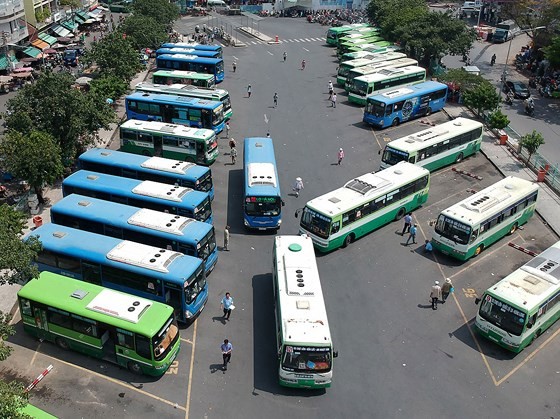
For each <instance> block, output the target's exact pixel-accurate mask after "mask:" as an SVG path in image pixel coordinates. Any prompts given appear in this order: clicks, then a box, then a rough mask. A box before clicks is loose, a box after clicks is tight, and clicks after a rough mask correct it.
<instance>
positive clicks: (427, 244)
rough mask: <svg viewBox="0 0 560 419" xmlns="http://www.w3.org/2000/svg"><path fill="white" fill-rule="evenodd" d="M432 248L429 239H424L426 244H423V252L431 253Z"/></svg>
mask: <svg viewBox="0 0 560 419" xmlns="http://www.w3.org/2000/svg"><path fill="white" fill-rule="evenodd" d="M432 250H434V248H433V246H432V243H431V242H430V241H429V240H426V244H425V245H424V252H425V253H431V252H432Z"/></svg>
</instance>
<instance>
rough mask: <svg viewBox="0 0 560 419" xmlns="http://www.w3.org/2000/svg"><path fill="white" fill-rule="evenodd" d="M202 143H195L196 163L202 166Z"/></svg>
mask: <svg viewBox="0 0 560 419" xmlns="http://www.w3.org/2000/svg"><path fill="white" fill-rule="evenodd" d="M204 144H205V142H204V141H197V142H196V162H197V163H198V164H204V163H205V160H206V156H205V154H204V151H205V150H204V149H205V147H204Z"/></svg>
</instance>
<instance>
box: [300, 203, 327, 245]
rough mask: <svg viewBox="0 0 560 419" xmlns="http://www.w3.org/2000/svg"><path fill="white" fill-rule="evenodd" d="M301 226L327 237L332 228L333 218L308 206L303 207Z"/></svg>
mask: <svg viewBox="0 0 560 419" xmlns="http://www.w3.org/2000/svg"><path fill="white" fill-rule="evenodd" d="M301 226H302V227H303V228H305V229H306V230H307V231H310V232H311V233H313V234H316V235H317V236H319V237H321V238H323V239H327V238H328V237H329V233H330V228H331V219H330V218H329V217H325V216H324V215H322V214H319V213H317V212H315V211H313V210H311V209H309V208H307V207H305V208H304V209H303V214H302V216H301Z"/></svg>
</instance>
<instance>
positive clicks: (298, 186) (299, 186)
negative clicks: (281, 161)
mask: <svg viewBox="0 0 560 419" xmlns="http://www.w3.org/2000/svg"><path fill="white" fill-rule="evenodd" d="M302 189H303V180H302V178H300V177H297V178H296V182H295V183H294V187H293V188H292V190H293V191H294V192H295V193H296V198H297V197H299V193H300V191H301V190H302Z"/></svg>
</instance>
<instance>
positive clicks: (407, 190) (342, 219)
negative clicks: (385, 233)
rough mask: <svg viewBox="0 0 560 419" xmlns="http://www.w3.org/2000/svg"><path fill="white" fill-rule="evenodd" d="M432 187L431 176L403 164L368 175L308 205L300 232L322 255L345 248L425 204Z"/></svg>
mask: <svg viewBox="0 0 560 419" xmlns="http://www.w3.org/2000/svg"><path fill="white" fill-rule="evenodd" d="M429 187H430V172H429V171H428V170H426V169H424V168H423V167H420V166H416V165H414V164H412V163H408V162H404V161H403V162H400V163H398V164H396V165H395V166H392V167H390V168H389V169H385V170H382V171H380V172H377V173H366V174H365V175H363V176H360V177H358V178H355V179H352V180H351V181H349V182H347V183H346V184H345V185H344V186H343V187H342V188H339V189H336V190H334V191H332V192H329V193H326V194H324V195H322V196H320V197H318V198H315V199H312V200H311V201H309V202H308V203H307V204H306V205H305V208H303V213H302V216H301V221H300V225H299V232H300V233H302V234H308V235H309V236H310V237H311V239H312V240H313V243H314V244H315V247H316V248H317V249H318V250H320V251H321V252H328V251H331V250H334V249H337V248H339V247H346V246H348V245H349V244H350V243H352V242H353V241H354V240H356V239H358V238H359V237H362V236H364V235H366V234H368V233H370V232H372V231H373V230H375V229H377V228H379V227H382V226H384V225H385V224H388V223H390V222H391V221H393V220H400V219H401V218H402V217H404V215H405V214H406V213H407V212H410V211H412V210H414V209H416V208H418V207H419V206H420V205H422V204H423V203H425V202H426V201H427V200H428V190H429ZM297 214H298V213H296V216H297Z"/></svg>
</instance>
